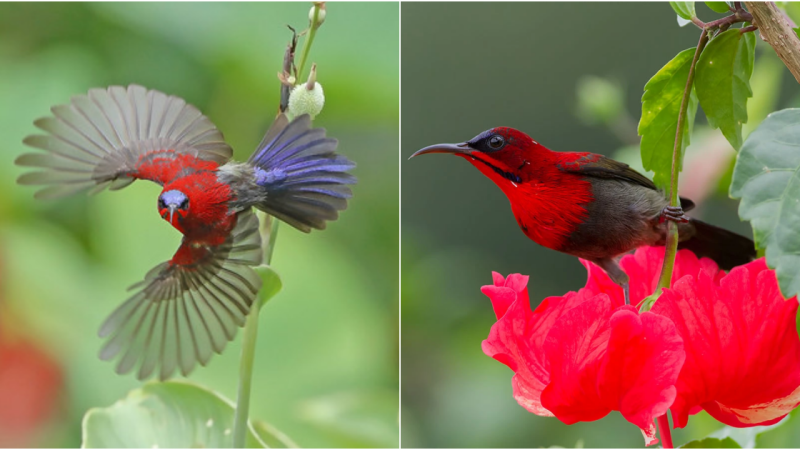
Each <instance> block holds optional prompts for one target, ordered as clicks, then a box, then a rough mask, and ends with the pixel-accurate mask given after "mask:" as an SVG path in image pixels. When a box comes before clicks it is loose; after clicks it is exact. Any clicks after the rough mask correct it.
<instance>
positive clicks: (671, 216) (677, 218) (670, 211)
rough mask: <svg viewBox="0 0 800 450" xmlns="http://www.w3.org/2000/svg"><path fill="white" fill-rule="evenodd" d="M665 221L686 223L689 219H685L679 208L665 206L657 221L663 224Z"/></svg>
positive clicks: (681, 209)
mask: <svg viewBox="0 0 800 450" xmlns="http://www.w3.org/2000/svg"><path fill="white" fill-rule="evenodd" d="M665 220H671V221H673V222H676V223H687V222H688V221H689V218H688V217H686V215H685V214H684V213H683V208H681V207H680V206H665V207H664V209H662V210H661V214H660V215H659V216H658V221H659V222H663V221H665Z"/></svg>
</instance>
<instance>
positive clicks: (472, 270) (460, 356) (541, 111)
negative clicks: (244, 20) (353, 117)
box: [401, 2, 800, 447]
mask: <svg viewBox="0 0 800 450" xmlns="http://www.w3.org/2000/svg"><path fill="white" fill-rule="evenodd" d="M697 11H698V15H699V17H700V18H701V19H702V20H704V21H711V20H714V19H715V18H720V17H721V15H719V14H716V13H714V12H713V11H711V10H710V9H708V8H707V7H706V6H705V5H703V3H701V2H697ZM795 21H796V22H797V21H798V18H797V17H795ZM798 23H800V22H798ZM699 33H700V31H699V30H698V29H697V28H695V27H694V26H687V27H686V28H680V27H679V26H678V24H677V21H676V16H675V13H674V12H673V11H672V9H671V8H670V6H669V5H668V4H667V3H666V2H662V3H627V2H626V3H594V2H593V3H560V4H556V3H524V4H523V3H491V4H489V3H469V4H464V3H447V4H444V3H405V4H403V7H402V39H401V43H402V87H403V96H402V124H403V126H402V148H401V153H402V156H403V158H402V163H401V164H402V176H401V177H402V211H403V212H402V219H401V229H402V282H401V283H402V370H401V371H402V389H401V391H402V444H403V447H549V446H563V447H576V446H586V447H643V446H644V440H643V439H642V436H641V434H640V433H639V431H638V430H637V429H636V427H634V426H633V425H631V424H629V423H627V422H626V421H625V420H624V419H623V418H622V416H620V415H619V413H612V414H610V415H609V416H608V417H606V418H604V419H602V420H600V421H596V422H590V423H579V424H576V425H573V426H566V425H564V424H563V423H561V422H560V421H558V420H557V419H555V418H543V417H538V416H535V415H533V414H531V413H528V412H527V411H525V410H524V409H523V408H522V407H521V406H519V405H518V404H517V402H516V401H515V400H514V399H513V397H512V390H511V376H512V374H513V373H512V371H511V370H509V369H508V368H507V367H506V366H504V365H502V364H500V363H499V362H496V361H494V360H492V359H491V358H489V357H487V356H485V355H484V354H483V352H482V351H481V341H482V340H483V339H485V338H486V336H487V335H488V334H489V329H490V327H491V326H492V324H493V323H494V322H495V316H494V313H493V312H492V308H491V305H490V302H489V300H488V299H487V298H486V297H485V296H483V295H482V294H481V293H480V290H479V289H480V287H481V286H482V285H485V284H490V283H491V280H492V278H491V271H493V270H494V271H498V272H501V273H502V274H509V273H515V272H520V273H523V274H528V275H530V276H531V278H530V282H529V285H528V288H529V291H530V295H531V302H532V304H533V306H534V307H535V306H536V305H537V304H538V303H539V302H540V301H541V300H542V299H544V298H545V297H547V296H551V295H563V294H564V293H566V292H567V291H570V290H577V289H579V288H581V287H582V286H583V285H584V283H585V280H586V272H585V270H584V269H583V268H582V267H581V265H580V264H579V262H578V260H577V258H575V257H572V256H568V255H565V254H561V253H558V252H555V251H552V250H548V249H545V248H543V247H540V246H538V245H536V244H535V243H534V242H532V241H530V240H528V239H527V238H526V237H525V236H524V234H523V233H522V232H521V231H520V230H519V229H518V226H517V224H516V222H515V220H514V219H513V216H512V214H511V211H510V208H509V204H508V200H507V199H506V197H505V196H504V195H503V193H502V192H501V191H500V190H499V189H498V188H497V187H496V186H495V185H494V184H493V183H492V182H491V181H490V180H489V179H487V178H485V177H484V176H482V175H481V174H480V173H479V172H478V171H477V170H475V169H474V168H473V167H471V165H470V164H468V163H467V162H466V161H463V160H462V159H460V158H456V157H453V156H448V155H431V156H424V157H421V158H418V159H417V158H415V159H414V160H411V161H406V160H405V159H406V158H408V156H410V155H411V154H412V153H413V152H414V151H416V150H418V149H420V148H422V147H424V146H427V145H431V144H435V143H439V142H463V141H465V140H468V139H470V138H472V137H473V136H475V135H476V134H478V133H479V132H481V131H483V130H486V129H488V128H491V127H495V126H510V127H514V128H518V129H520V130H523V131H525V132H527V133H528V134H530V135H531V136H532V137H533V138H534V139H536V140H537V141H539V142H540V143H542V144H543V145H545V146H547V147H549V148H551V149H554V150H561V151H591V152H596V153H601V154H604V155H609V156H613V157H614V158H616V159H619V160H624V161H625V162H628V163H629V164H631V165H632V166H634V167H638V168H641V161H640V157H639V152H638V142H639V139H638V137H637V134H636V127H637V124H638V121H639V117H640V114H641V103H640V99H641V95H642V93H643V88H644V85H645V83H646V82H647V80H649V79H650V77H651V76H653V75H654V74H655V73H656V72H657V71H658V70H659V69H660V68H661V67H662V66H664V65H665V64H666V63H667V62H668V61H669V60H670V59H672V58H673V57H674V56H675V55H676V54H677V53H678V52H680V51H682V50H684V49H686V48H690V47H694V46H695V45H696V44H697V39H698V37H699ZM752 87H753V91H754V98H753V99H751V100H750V102H749V103H748V109H749V115H750V122H749V123H748V124H747V125H746V127H745V133H746V132H747V131H749V130H752V129H753V128H754V126H755V125H757V124H758V122H759V121H760V120H762V119H763V118H764V117H765V115H766V114H767V113H768V112H771V111H774V110H776V109H780V108H786V107H789V106H800V89H798V85H797V83H796V82H795V81H794V79H793V78H792V77H791V74H790V73H789V71H788V70H787V69H786V68H785V67H784V66H783V65H782V63H781V62H780V60H778V59H777V57H776V56H775V53H774V51H773V50H772V49H771V48H770V47H768V46H766V45H764V43H763V42H760V39H759V47H758V48H757V55H756V63H755V72H754V74H753V78H752ZM695 130H696V131H695V134H694V136H693V138H692V144H693V145H692V146H691V147H690V149H689V150H688V152H687V157H686V161H685V164H684V167H686V169H685V171H684V172H683V174H682V175H681V187H680V189H681V194H682V195H685V196H687V197H689V198H693V199H694V200H695V202H697V203H698V208H697V209H696V210H695V211H694V212H692V213H691V214H692V215H694V216H696V217H700V218H702V219H704V220H707V221H709V222H711V223H714V224H717V225H720V226H724V227H726V228H728V229H731V230H733V231H736V232H739V233H742V234H746V235H752V233H751V231H750V226H749V224H747V223H742V222H740V221H739V219H738V216H737V213H736V209H737V206H738V203H737V202H736V201H733V200H731V199H729V198H728V196H727V187H728V185H729V183H730V168H731V167H732V162H733V157H734V151H733V149H732V148H730V146H729V145H728V144H727V141H725V139H724V138H723V137H722V135H721V134H720V133H719V131H717V130H711V129H709V128H708V126H707V125H706V120H705V118H704V116H702V114H700V115H698V119H697V122H696V127H695ZM721 427H722V425H721V424H720V423H718V422H716V421H714V420H713V419H711V418H710V417H709V416H708V415H706V414H705V413H701V414H699V415H697V416H694V417H692V419H691V420H690V421H689V425H688V427H687V428H686V429H684V430H677V431H676V432H675V433H674V434H673V437H674V439H675V444H676V445H679V444H682V443H684V442H686V441H688V440H690V439H695V438H701V437H705V436H707V435H708V434H709V433H710V432H712V431H714V430H716V429H718V428H721ZM798 430H800V426H798V425H796V424H792V423H791V422H790V424H789V425H784V426H783V427H781V428H778V429H776V430H774V431H772V432H770V433H769V434H765V435H764V436H765V439H766V437H767V436H768V437H769V439H768V441H769V445H774V446H789V447H797V446H799V445H800V435H798V434H797V433H798V432H799V431H798ZM765 442H766V441H765Z"/></svg>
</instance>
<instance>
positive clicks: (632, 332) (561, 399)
mask: <svg viewBox="0 0 800 450" xmlns="http://www.w3.org/2000/svg"><path fill="white" fill-rule="evenodd" d="M494 281H495V283H494V285H493V286H485V287H484V288H483V292H484V293H485V294H486V295H488V296H489V298H490V299H491V300H492V305H493V307H494V310H495V313H496V314H497V317H498V321H497V323H495V324H494V326H492V330H491V332H490V334H489V337H488V339H486V340H485V341H484V342H483V351H484V352H485V353H486V354H487V355H489V356H491V357H493V358H495V359H497V360H498V361H500V362H502V363H504V364H506V365H507V366H509V367H510V368H511V369H512V370H514V371H515V372H516V374H515V375H514V378H513V381H512V384H513V387H514V397H515V398H516V400H517V401H518V402H519V403H520V405H522V406H523V407H525V408H526V409H528V410H529V411H531V412H533V413H535V414H539V415H546V416H552V415H555V416H556V417H558V418H559V419H560V420H561V421H563V422H564V423H567V424H572V423H575V422H578V421H590V420H597V419H600V418H602V417H604V416H605V415H606V414H608V413H609V412H611V411H620V412H621V413H622V415H623V416H624V417H625V418H626V419H627V420H628V421H629V422H631V423H633V424H634V425H636V426H638V427H639V428H640V429H641V430H642V433H643V434H644V436H645V439H646V441H647V443H648V444H654V443H655V442H657V441H656V440H655V426H654V425H653V419H654V418H656V417H657V416H660V415H663V414H664V413H665V412H666V411H667V409H668V408H669V406H670V405H671V404H672V402H673V401H674V399H675V395H676V389H675V382H676V379H677V377H678V373H679V371H680V368H681V366H682V364H683V360H684V357H685V354H684V350H683V342H682V340H681V338H680V336H679V335H678V333H677V331H676V329H675V326H674V325H673V324H672V323H671V322H670V321H669V320H668V319H666V318H664V317H662V316H659V315H656V314H653V313H649V312H647V313H644V314H639V313H638V312H637V311H636V309H635V308H634V307H632V306H623V305H622V303H623V302H622V300H621V298H616V299H614V298H612V297H611V296H609V295H608V294H606V293H596V292H593V291H592V290H591V289H582V290H581V291H580V292H577V293H575V292H570V293H568V294H567V295H565V296H564V297H549V298H547V299H545V300H544V301H543V302H542V304H541V305H539V307H538V308H536V310H534V311H531V308H530V302H529V300H528V295H527V291H526V289H525V285H526V284H527V277H523V276H521V275H510V276H509V277H508V280H505V279H503V277H502V276H500V275H499V274H496V273H495V274H494Z"/></svg>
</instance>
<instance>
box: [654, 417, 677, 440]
mask: <svg viewBox="0 0 800 450" xmlns="http://www.w3.org/2000/svg"><path fill="white" fill-rule="evenodd" d="M656 420H657V421H658V433H659V434H660V435H661V445H662V446H663V447H664V448H674V447H673V446H672V433H671V432H670V429H669V418H667V415H666V414H664V415H663V416H659V417H658V419H656Z"/></svg>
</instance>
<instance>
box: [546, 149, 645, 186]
mask: <svg viewBox="0 0 800 450" xmlns="http://www.w3.org/2000/svg"><path fill="white" fill-rule="evenodd" d="M559 167H560V168H561V170H563V171H565V172H571V173H575V174H580V175H585V176H587V177H597V178H612V179H618V180H623V181H627V182H630V183H634V184H638V185H640V186H644V187H646V188H649V189H653V190H656V189H657V188H656V185H655V184H654V183H653V182H652V181H651V180H650V179H649V178H647V177H646V176H644V175H642V174H640V173H639V172H637V171H635V170H633V169H631V168H630V166H628V165H627V164H625V163H622V162H619V161H614V160H613V159H611V158H606V157H605V156H602V155H597V154H594V153H587V154H585V155H584V156H583V157H581V158H580V159H578V160H576V161H574V162H571V163H566V164H562V165H561V166H559Z"/></svg>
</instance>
